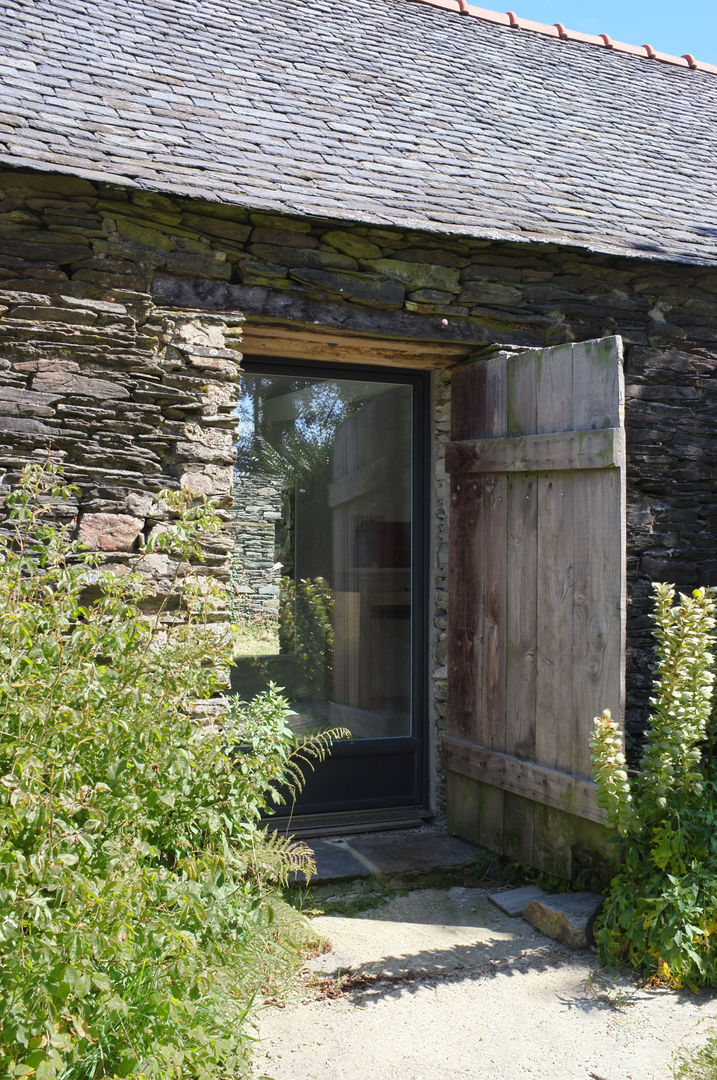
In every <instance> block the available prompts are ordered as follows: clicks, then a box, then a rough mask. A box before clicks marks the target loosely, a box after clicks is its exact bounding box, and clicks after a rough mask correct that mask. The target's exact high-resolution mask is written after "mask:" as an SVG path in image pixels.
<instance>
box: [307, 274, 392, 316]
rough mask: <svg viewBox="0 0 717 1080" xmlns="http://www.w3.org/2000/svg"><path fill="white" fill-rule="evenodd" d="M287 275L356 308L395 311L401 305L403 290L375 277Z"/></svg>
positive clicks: (357, 275) (373, 275) (372, 275)
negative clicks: (349, 301)
mask: <svg viewBox="0 0 717 1080" xmlns="http://www.w3.org/2000/svg"><path fill="white" fill-rule="evenodd" d="M290 273H291V277H292V278H294V280H295V281H300V282H301V283H302V284H303V285H307V286H309V288H310V289H312V290H315V291H317V292H319V293H324V294H326V295H329V296H339V297H341V298H342V299H344V300H352V301H354V302H355V303H357V304H368V305H369V306H370V307H376V308H384V309H396V308H400V307H401V306H402V305H403V297H404V288H403V286H402V285H401V284H400V283H399V282H397V281H386V280H385V279H383V278H381V277H379V276H378V275H377V274H359V273H352V272H351V271H345V272H343V273H342V272H341V271H330V270H311V269H306V270H298V269H297V270H292V271H291V272H290Z"/></svg>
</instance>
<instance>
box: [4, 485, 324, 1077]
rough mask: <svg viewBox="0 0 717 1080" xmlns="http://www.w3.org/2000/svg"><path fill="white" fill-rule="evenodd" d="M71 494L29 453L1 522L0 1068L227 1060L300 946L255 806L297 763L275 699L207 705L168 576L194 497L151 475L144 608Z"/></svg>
mask: <svg viewBox="0 0 717 1080" xmlns="http://www.w3.org/2000/svg"><path fill="white" fill-rule="evenodd" d="M68 493H69V489H67V488H63V487H62V484H61V477H60V475H59V473H58V471H57V470H53V469H51V468H49V469H44V470H43V469H40V468H38V467H28V468H27V469H26V470H25V473H24V477H23V481H22V484H21V485H20V486H19V487H18V488H17V489H16V490H15V491H13V492H11V493H10V494H9V495H8V496H7V498H6V510H7V520H8V521H9V526H10V532H9V535H8V536H6V537H5V538H4V539H1V538H0V1077H2V1078H9V1077H22V1076H36V1077H37V1078H38V1080H51V1078H53V1077H60V1078H61V1080H92V1078H99V1077H103V1076H112V1077H114V1076H118V1077H119V1076H132V1077H137V1078H140V1077H141V1078H144V1077H146V1078H152V1080H154V1078H156V1080H159V1078H162V1080H168V1078H171V1077H177V1078H178V1077H182V1078H183V1080H184V1078H204V1077H207V1078H208V1077H215V1078H216V1077H221V1078H223V1077H227V1078H228V1077H234V1076H236V1075H237V1074H241V1073H242V1071H243V1070H244V1068H245V1065H246V1059H247V1045H248V1040H249V1034H250V1032H249V1031H248V1029H247V1017H248V1015H249V1012H250V1008H251V1004H252V1001H253V998H254V996H255V995H256V994H257V992H258V990H259V987H260V986H261V985H262V982H263V981H264V980H265V979H266V978H267V975H268V974H269V973H271V972H272V971H273V970H274V969H275V968H277V967H281V965H282V964H285V963H287V962H288V963H292V962H293V961H294V960H295V959H296V950H294V951H293V952H291V949H290V948H289V946H288V945H287V944H286V941H285V935H284V934H283V930H282V927H281V926H280V925H279V923H278V922H277V920H278V919H280V918H281V917H282V915H281V911H282V909H281V905H280V902H279V901H277V900H276V898H275V891H274V883H276V882H278V883H281V882H286V880H287V878H288V876H289V874H290V873H291V872H292V871H293V870H295V869H297V870H303V871H305V872H307V873H308V872H310V870H311V860H310V852H309V851H308V849H306V848H305V847H304V846H303V845H298V844H291V843H289V842H288V841H286V840H282V839H280V838H279V839H273V840H270V839H267V837H266V835H265V834H264V832H263V830H262V828H261V827H260V822H259V816H260V814H261V813H262V812H263V811H265V810H266V809H267V802H271V801H272V800H273V799H279V798H280V797H281V796H280V789H281V788H282V786H283V785H286V784H287V783H288V784H289V785H292V784H293V785H294V786H296V785H297V784H300V783H301V779H302V777H301V774H300V772H299V769H298V766H297V764H296V761H295V759H294V758H292V754H293V752H294V750H295V743H294V740H293V737H292V734H291V732H290V729H289V727H288V725H287V721H286V715H287V705H286V702H285V701H284V699H283V698H282V697H281V696H280V694H279V693H278V692H277V691H276V690H275V689H274V688H271V689H269V690H268V691H267V692H266V693H264V694H262V695H261V696H260V697H258V698H257V699H255V700H254V701H253V702H252V703H251V704H249V705H241V706H237V707H236V708H234V709H233V711H230V712H229V713H228V714H227V715H226V716H225V717H224V718H223V720H222V723H221V725H218V726H217V725H216V724H214V725H212V724H210V723H208V722H207V718H206V717H202V707H201V702H202V701H206V700H207V699H208V698H209V697H210V696H211V695H212V694H213V693H214V691H215V690H216V689H217V687H218V686H220V684H221V681H222V663H223V662H224V661H226V660H227V659H228V656H229V652H228V648H229V646H227V649H225V648H224V644H223V642H222V641H221V640H220V635H219V636H218V631H217V624H216V622H213V621H212V618H213V612H214V605H215V602H216V597H215V595H214V593H213V590H212V589H211V588H210V587H209V586H208V585H207V581H208V579H207V578H206V577H204V578H202V579H194V580H193V579H192V578H191V577H189V578H187V577H185V571H186V569H187V566H188V563H189V562H192V561H196V560H197V559H201V552H202V541H203V539H204V538H206V535H207V532H208V530H211V529H213V528H214V527H215V525H216V519H215V517H214V515H213V512H212V509H211V506H209V505H208V504H206V502H205V503H202V504H199V505H193V504H192V502H191V500H190V498H189V497H188V496H187V495H186V493H177V492H175V493H172V494H166V495H165V496H164V499H163V501H164V509H165V511H166V513H167V515H168V517H169V519H170V523H169V524H168V526H167V528H166V530H164V531H163V532H161V533H159V534H158V536H157V538H156V540H155V541H154V545H153V546H154V549H155V550H156V549H161V550H162V551H164V552H166V554H167V557H168V558H169V559H170V560H171V561H172V565H173V566H174V570H175V585H174V588H173V595H172V596H171V597H169V598H167V600H166V601H165V606H164V611H162V612H160V613H159V614H157V613H155V614H151V613H148V612H147V609H151V606H152V597H151V595H150V590H149V588H148V585H147V584H146V581H145V580H144V579H143V578H142V576H141V575H140V574H138V573H135V572H127V573H123V574H116V575H113V574H111V573H109V572H107V571H104V570H103V569H102V568H101V566H100V565H99V563H98V560H97V557H96V556H94V555H92V554H90V553H88V552H86V551H83V550H82V549H81V547H80V546H79V545H78V544H77V543H76V542H73V541H72V539H71V534H70V531H69V529H68V528H63V527H58V526H53V525H52V524H51V523H49V521H48V519H47V513H46V510H47V507H46V504H47V502H48V496H51V497H55V498H57V497H58V496H59V497H66V496H67V494H68ZM150 546H152V545H150ZM142 557H143V556H142V555H141V553H140V555H139V556H138V558H139V559H140V560H141V558H142ZM205 711H206V710H205ZM327 742H328V738H327V737H325V738H324V741H323V742H322V743H321V745H320V746H319V747H318V748H316V747H312V746H309V747H307V748H305V755H309V756H310V755H311V754H312V753H318V754H319V755H321V754H323V752H324V751H325V749H326V745H327ZM238 745H241V746H242V747H243V748H244V749H243V750H242V752H238V751H237V749H236V748H237V746H238ZM288 953H291V955H290V956H288V955H287V954H288Z"/></svg>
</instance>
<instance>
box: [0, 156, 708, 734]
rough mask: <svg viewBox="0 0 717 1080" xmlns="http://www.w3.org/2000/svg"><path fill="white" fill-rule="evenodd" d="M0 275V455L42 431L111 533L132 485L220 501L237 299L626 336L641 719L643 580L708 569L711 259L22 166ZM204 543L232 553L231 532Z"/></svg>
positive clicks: (111, 538)
mask: <svg viewBox="0 0 717 1080" xmlns="http://www.w3.org/2000/svg"><path fill="white" fill-rule="evenodd" d="M0 288H2V289H3V290H4V299H2V300H0V303H2V305H3V307H4V315H5V320H4V321H5V329H4V331H3V333H4V341H5V344H4V347H3V350H2V353H1V354H0V366H1V368H2V372H1V373H2V383H3V387H4V389H3V391H2V395H3V396H2V398H0V402H1V405H0V407H1V409H2V416H3V424H2V429H1V431H2V434H1V436H0V452H1V454H2V460H3V461H5V462H7V463H8V464H9V465H10V466H11V467H12V466H13V465H14V463H15V462H17V461H18V460H22V459H25V458H27V457H28V456H32V455H36V454H41V453H45V452H47V450H46V448H47V446H48V445H50V447H51V449H50V453H51V454H52V455H54V456H56V457H58V458H62V459H63V460H65V461H66V462H67V466H68V470H69V471H70V474H71V478H72V479H73V480H75V481H76V482H77V483H78V484H79V485H80V487H81V488H82V492H83V494H82V500H81V503H80V504H78V506H76V507H68V508H66V509H67V512H70V511H73V512H74V513H76V514H77V515H78V523H79V528H80V529H82V530H84V535H86V536H87V537H91V538H93V542H94V543H98V544H99V546H103V545H107V546H108V550H109V548H111V546H112V545H115V550H116V551H117V550H121V549H122V548H126V547H127V546H130V547H131V546H132V544H133V543H134V542H135V539H136V537H137V536H138V535H139V532H141V531H146V529H147V528H148V527H150V528H151V527H152V520H151V514H150V509H149V504H148V503H147V501H146V495H147V494H151V493H153V492H154V491H156V490H157V488H158V487H160V486H164V485H165V484H166V483H167V482H168V481H169V482H173V483H180V482H184V483H186V484H188V485H191V486H193V487H196V488H197V489H199V490H206V491H208V492H209V491H211V492H214V493H219V494H221V495H223V496H224V497H226V499H227V505H228V502H229V491H230V485H231V457H232V451H231V441H232V434H231V429H232V420H231V415H230V413H231V405H230V402H231V399H232V395H233V394H234V393H235V390H236V385H237V379H238V371H237V366H236V345H237V331H238V326H239V316H238V315H237V314H236V313H238V312H241V313H243V314H244V315H246V316H247V317H259V318H263V319H272V320H287V321H288V320H292V321H296V322H303V323H306V324H319V325H323V326H328V327H336V328H341V329H348V330H351V331H353V332H356V333H361V332H364V333H371V334H375V335H386V336H388V337H395V338H416V339H433V340H437V341H463V342H468V343H471V344H474V345H476V346H484V345H489V344H502V345H514V346H540V345H550V344H557V343H560V342H564V341H579V340H585V339H588V338H593V337H600V336H603V335H606V334H613V333H617V334H621V335H622V337H623V339H624V341H625V345H626V383H627V411H626V422H627V433H628V556H629V564H628V565H629V578H628V588H629V593H630V601H631V606H630V609H629V627H628V645H629V656H628V661H629V663H628V689H629V698H628V727H629V729H630V730H631V731H637V730H639V728H640V726H641V725H642V723H643V722H644V718H645V711H646V693H647V686H648V684H649V666H650V653H649V626H650V623H649V617H648V615H649V585H650V582H651V581H652V580H655V579H662V580H672V581H675V582H676V583H677V584H678V586H680V587H682V588H692V587H693V586H694V585H695V584H698V583H704V584H717V559H716V558H715V525H716V521H715V517H716V515H717V510H716V501H715V494H716V492H715V480H714V477H715V473H716V469H717V390H716V385H717V384H716V381H715V366H716V365H717V270H715V269H714V268H709V267H700V266H694V265H692V266H681V265H679V264H678V263H674V264H670V263H657V262H654V261H650V260H648V259H646V260H644V261H641V260H638V259H624V258H619V257H608V256H602V255H596V254H594V253H591V252H588V251H584V250H579V249H575V250H568V249H565V248H561V247H559V246H557V245H550V244H541V245H537V244H532V245H531V244H517V243H497V242H491V241H481V240H471V239H465V238H462V237H459V236H457V237H454V238H451V237H442V238H437V237H435V236H433V235H431V234H430V233H417V232H406V231H401V230H397V229H391V228H377V227H370V226H365V225H357V226H354V227H351V226H347V225H346V224H338V223H336V222H333V221H328V220H323V219H316V220H307V219H302V218H298V217H296V218H291V217H288V216H280V215H270V214H266V213H253V212H251V211H248V210H245V209H239V208H233V207H228V206H222V205H219V204H216V203H215V204H212V203H209V202H202V201H200V200H196V199H189V198H186V199H181V198H172V199H170V198H166V197H165V196H162V195H158V194H154V193H150V192H143V191H137V190H135V191H133V190H129V189H126V188H122V187H118V186H114V185H111V184H106V183H90V182H89V181H86V180H79V179H75V178H72V177H64V176H52V175H47V174H40V173H32V172H29V171H27V170H16V171H8V172H6V173H3V174H1V175H0ZM197 335H198V336H197ZM442 415H443V414H441V416H442ZM443 419H445V418H443ZM102 515H110V516H111V520H107V518H105V517H103V516H102ZM133 537H134V538H135V539H133ZM434 539H436V541H437V546H436V547H435V552H436V555H435V557H436V559H439V558H440V554H439V552H440V547H441V544H440V542H438V537H437V534H436V537H435V538H434ZM213 559H214V566H215V568H216V570H217V572H218V573H225V572H226V562H227V560H226V552H222V551H220V550H219V549H217V551H216V552H215V553H214V555H213ZM440 569H441V568H440V567H439V566H437V572H438V584H439V588H440V582H441V574H440V572H439V571H440ZM437 618H438V619H439V620H440V618H441V616H440V615H438V616H437ZM435 629H436V633H437V636H435V640H434V653H435V656H436V663H437V665H438V666H440V655H441V640H440V629H441V627H440V626H439V625H437V626H436V627H435ZM439 681H440V680H439ZM438 705H439V706H440V702H439V703H438ZM599 705H600V703H599V702H597V703H596V708H598V707H599Z"/></svg>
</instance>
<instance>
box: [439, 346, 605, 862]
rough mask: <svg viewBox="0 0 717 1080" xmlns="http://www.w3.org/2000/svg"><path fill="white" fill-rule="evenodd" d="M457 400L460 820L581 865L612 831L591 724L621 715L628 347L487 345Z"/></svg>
mask: <svg viewBox="0 0 717 1080" xmlns="http://www.w3.org/2000/svg"><path fill="white" fill-rule="evenodd" d="M452 395H453V400H452V417H453V419H452V439H453V441H452V442H451V443H450V445H449V447H448V451H447V456H446V468H447V470H448V472H449V473H450V474H451V549H450V578H449V581H450V584H449V595H450V601H449V603H450V609H449V610H450V615H449V730H448V734H447V737H446V738H445V741H444V748H443V749H444V764H445V766H446V769H447V782H448V799H449V816H450V820H451V822H452V825H453V828H454V829H455V831H457V832H459V833H461V834H463V835H466V836H469V837H470V838H472V839H474V840H477V841H478V842H480V843H482V844H484V845H485V846H487V847H489V848H491V849H492V850H496V851H499V852H501V853H503V854H505V855H508V856H509V857H512V858H516V859H520V860H521V861H524V862H528V863H531V864H533V865H538V866H543V867H545V868H550V869H554V870H559V871H562V872H570V870H571V859H572V855H573V852H574V850H575V849H576V848H583V849H589V848H591V847H592V848H595V847H599V846H600V841H601V839H602V837H601V835H600V834H601V832H602V830H600V829H599V828H598V827H597V826H596V825H595V824H594V823H596V822H600V821H601V820H602V814H601V812H600V810H599V809H598V808H597V805H596V801H595V789H594V785H593V784H592V782H591V779H590V775H591V770H590V756H589V737H590V732H591V729H592V718H593V716H594V715H595V714H596V713H597V712H599V711H600V710H602V709H603V708H610V709H611V710H612V712H613V715H614V716H616V717H621V716H622V709H623V693H624V688H623V680H624V676H623V671H624V661H623V657H624V612H625V531H624V529H625V527H624V517H625V513H624V505H625V475H624V474H625V464H624V462H625V451H624V430H623V380H622V365H621V342H620V339H619V338H614V337H613V338H605V339H602V340H599V341H589V342H583V343H581V344H575V345H563V346H558V347H555V348H550V349H544V350H531V351H527V352H523V353H519V354H509V353H505V352H500V353H497V354H492V355H490V356H489V357H488V358H486V359H483V360H478V361H476V362H474V363H472V364H469V365H466V366H465V367H462V368H459V369H458V370H457V371H456V372H455V374H454V378H453V390H452ZM591 823H593V824H591Z"/></svg>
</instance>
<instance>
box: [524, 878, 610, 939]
mask: <svg viewBox="0 0 717 1080" xmlns="http://www.w3.org/2000/svg"><path fill="white" fill-rule="evenodd" d="M602 902H603V897H602V896H599V895H598V894H597V893H593V892H576V893H556V894H554V895H552V896H546V897H544V898H543V899H541V900H537V899H536V900H529V901H528V903H527V904H526V905H525V910H524V912H523V918H524V919H525V920H526V922H529V923H530V925H531V926H534V927H535V929H536V930H540V931H541V933H543V934H545V935H546V936H547V937H549V938H553V940H554V941H559V942H561V944H563V945H567V947H568V948H569V949H586V948H587V947H588V945H589V944H590V943H591V938H592V923H593V920H594V918H595V916H596V915H597V913H598V911H599V910H600V906H601V904H602Z"/></svg>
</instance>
